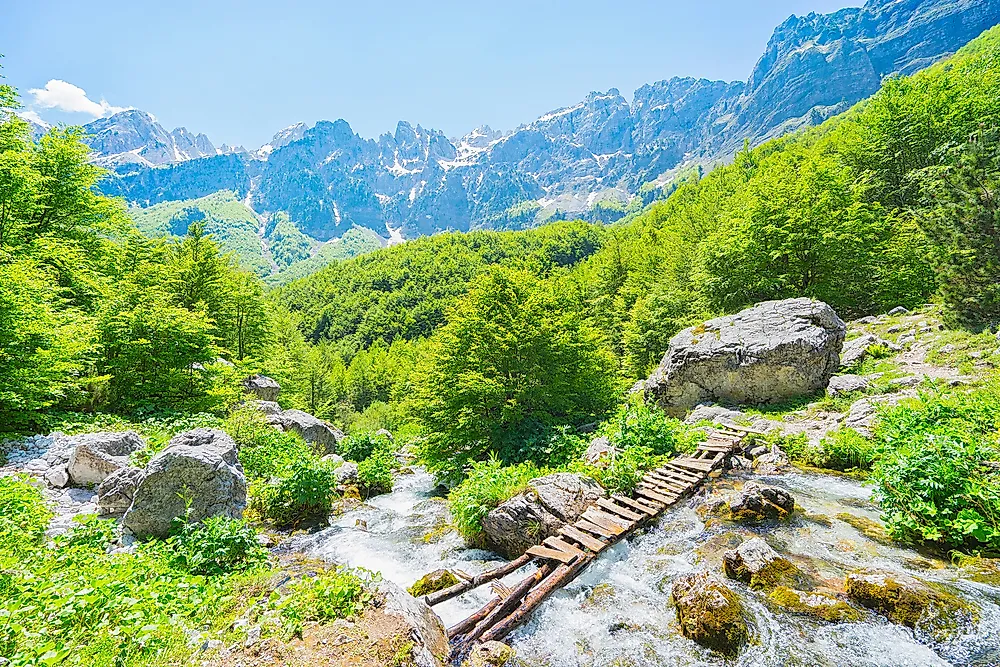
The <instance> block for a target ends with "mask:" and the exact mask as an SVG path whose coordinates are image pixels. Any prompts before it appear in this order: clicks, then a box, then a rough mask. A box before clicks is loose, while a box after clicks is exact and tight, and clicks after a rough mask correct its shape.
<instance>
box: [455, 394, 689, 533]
mask: <svg viewBox="0 0 1000 667" xmlns="http://www.w3.org/2000/svg"><path fill="white" fill-rule="evenodd" d="M598 435H603V436H606V437H607V438H608V439H609V440H610V442H611V444H612V445H613V446H614V447H615V450H616V452H615V454H614V456H613V457H611V458H610V459H606V460H602V461H599V462H596V463H594V464H590V463H587V462H585V461H584V460H582V456H583V453H584V451H585V450H586V446H587V440H585V439H584V438H582V437H579V436H575V435H571V434H568V433H563V434H562V435H561V436H560V437H559V438H557V439H555V440H554V443H553V444H552V446H551V447H550V456H549V458H548V461H549V465H546V466H540V465H538V464H536V463H534V462H525V463H520V464H515V465H509V466H505V465H503V463H502V462H501V461H500V460H499V459H498V458H496V457H491V458H490V459H488V460H486V461H482V462H475V463H472V464H471V466H470V467H469V469H468V471H467V473H466V476H465V478H464V479H463V481H462V482H461V483H460V484H459V485H458V486H456V487H455V488H454V489H452V491H451V493H450V494H449V506H450V508H451V513H452V517H453V520H454V522H455V527H456V528H457V529H458V532H459V533H460V534H461V535H462V536H463V537H465V538H466V539H467V540H469V541H470V542H471V543H473V544H481V543H482V541H483V538H484V535H483V527H482V521H483V519H484V518H485V516H486V515H487V514H488V513H489V512H490V511H491V510H493V509H494V508H496V507H497V506H498V505H500V504H501V503H503V502H504V501H506V500H508V499H510V498H512V497H513V496H515V495H517V494H518V493H521V492H522V491H524V490H525V489H526V488H527V486H528V482H529V481H530V480H531V479H534V478H536V477H541V476H543V475H546V474H550V473H554V472H574V473H579V474H583V475H586V476H588V477H591V478H593V479H594V480H595V481H597V482H598V483H599V484H600V485H601V486H603V487H604V488H605V489H606V490H607V491H609V492H611V493H631V492H633V491H634V490H635V487H636V485H637V484H638V483H639V481H640V480H641V479H642V477H643V475H644V474H645V472H646V471H648V470H650V469H652V468H655V467H657V466H660V465H662V464H663V463H664V462H666V461H668V460H669V459H671V458H673V457H675V456H677V455H678V454H681V453H684V452H690V451H693V450H694V449H695V448H696V447H697V444H698V442H700V441H701V440H703V439H704V438H705V433H704V432H703V431H701V430H698V429H697V428H695V427H693V426H689V425H687V424H684V423H683V422H682V421H681V420H679V419H674V418H672V417H668V416H667V415H666V414H664V412H663V411H662V410H660V409H659V408H656V407H653V406H649V405H647V404H646V403H644V402H643V401H642V400H640V399H638V398H634V399H631V400H629V401H628V402H626V403H624V404H623V405H621V406H620V407H619V408H618V410H617V411H616V412H615V413H614V414H613V415H612V416H611V417H610V418H609V419H608V420H607V421H605V422H603V423H602V424H600V425H599V426H598V427H597V429H596V431H595V432H594V434H592V436H591V437H595V436H598Z"/></svg>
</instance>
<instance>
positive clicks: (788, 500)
mask: <svg viewBox="0 0 1000 667" xmlns="http://www.w3.org/2000/svg"><path fill="white" fill-rule="evenodd" d="M761 458H763V457H761ZM758 460H759V459H758ZM793 509H795V498H793V497H792V494H790V493H788V492H787V491H785V490H784V489H779V488H776V487H773V486H764V485H763V484H758V483H757V482H747V483H746V484H744V485H743V490H742V491H741V492H740V493H739V494H737V495H736V497H735V498H734V499H733V500H732V501H731V502H730V503H729V512H730V516H731V517H732V519H733V521H739V522H741V523H760V522H762V521H767V520H768V519H784V518H785V517H787V516H788V515H789V514H791V513H792V510H793Z"/></svg>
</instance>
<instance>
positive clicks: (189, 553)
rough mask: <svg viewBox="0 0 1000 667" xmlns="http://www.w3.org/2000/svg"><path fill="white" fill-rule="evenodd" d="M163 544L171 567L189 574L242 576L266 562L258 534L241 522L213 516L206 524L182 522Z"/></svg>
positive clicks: (265, 551)
mask: <svg viewBox="0 0 1000 667" xmlns="http://www.w3.org/2000/svg"><path fill="white" fill-rule="evenodd" d="M179 524H180V525H178V526H177V527H176V529H175V531H174V534H173V535H171V536H170V537H169V538H167V540H166V542H165V543H164V545H163V546H164V549H163V552H164V555H166V556H167V558H168V560H169V562H170V564H171V565H172V566H173V567H176V568H177V569H179V570H181V571H183V572H188V573H190V574H204V575H220V574H227V573H231V572H243V571H245V570H249V569H251V568H253V567H256V566H258V565H262V564H264V563H266V562H267V549H265V548H264V547H262V546H261V545H260V543H259V542H258V541H257V531H255V530H254V529H253V528H251V527H250V526H248V525H247V524H246V523H244V522H243V521H242V520H240V519H232V518H229V517H224V516H213V517H209V518H208V519H205V521H204V522H201V523H197V522H188V521H184V522H179Z"/></svg>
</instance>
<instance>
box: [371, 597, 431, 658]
mask: <svg viewBox="0 0 1000 667" xmlns="http://www.w3.org/2000/svg"><path fill="white" fill-rule="evenodd" d="M378 594H379V595H380V596H381V597H382V598H383V600H384V602H383V604H382V605H380V606H379V607H378V609H377V611H375V612H373V613H374V614H378V615H385V616H390V617H393V618H395V619H397V620H398V621H402V622H403V624H405V625H406V626H407V627H408V628H409V629H410V631H409V633H408V639H409V640H410V642H411V644H412V645H411V647H410V653H409V655H408V658H409V659H410V660H412V661H413V664H415V665H416V666H417V667H442V666H443V665H444V657H445V656H447V655H448V652H449V646H448V635H447V633H446V632H445V628H444V623H442V622H441V619H440V618H439V617H438V615H437V614H435V613H434V611H433V610H432V609H431V608H430V607H428V606H427V604H426V603H424V602H422V601H420V600H418V599H416V598H415V597H413V596H412V595H410V594H409V593H407V592H406V591H404V590H403V589H402V588H400V587H399V586H396V585H395V584H393V583H390V582H388V581H382V582H380V583H379V584H378ZM386 625H387V626H388V627H392V626H391V625H388V624H386Z"/></svg>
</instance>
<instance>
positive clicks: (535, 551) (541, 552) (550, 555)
mask: <svg viewBox="0 0 1000 667" xmlns="http://www.w3.org/2000/svg"><path fill="white" fill-rule="evenodd" d="M524 553H526V554H531V555H532V556H534V557H535V558H546V559H548V560H557V561H559V562H560V563H562V564H564V565H569V564H570V563H572V562H573V561H575V560H576V558H577V557H576V556H574V555H573V554H571V553H569V552H567V551H558V550H556V549H550V548H548V547H543V546H541V545H538V544H536V545H535V546H533V547H530V548H529V549H528V550H527V551H525V552H524Z"/></svg>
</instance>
